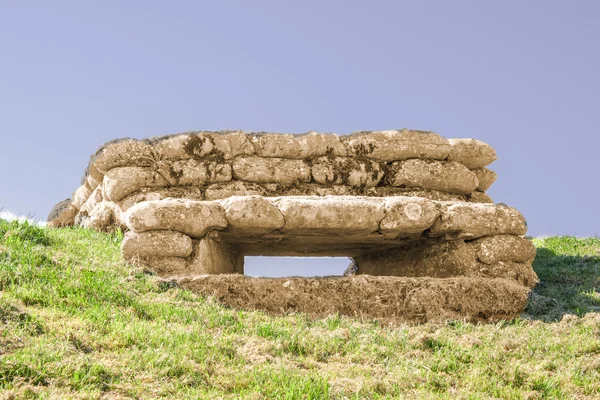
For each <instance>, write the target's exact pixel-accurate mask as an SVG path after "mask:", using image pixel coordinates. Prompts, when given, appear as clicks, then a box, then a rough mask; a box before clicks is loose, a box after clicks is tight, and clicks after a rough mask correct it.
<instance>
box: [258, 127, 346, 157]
mask: <svg viewBox="0 0 600 400" xmlns="http://www.w3.org/2000/svg"><path fill="white" fill-rule="evenodd" d="M249 136H250V138H251V139H252V143H253V144H254V148H255V152H256V155H258V156H261V157H280V158H297V159H301V158H312V157H318V156H322V155H333V156H345V155H346V147H345V146H344V144H343V143H342V142H341V141H340V138H339V137H338V136H337V135H335V134H323V133H317V132H313V131H311V132H308V133H305V134H301V135H292V134H282V133H252V134H249Z"/></svg>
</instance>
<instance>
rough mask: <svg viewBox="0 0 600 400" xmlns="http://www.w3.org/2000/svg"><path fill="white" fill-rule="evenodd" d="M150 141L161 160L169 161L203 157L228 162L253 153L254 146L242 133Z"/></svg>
mask: <svg viewBox="0 0 600 400" xmlns="http://www.w3.org/2000/svg"><path fill="white" fill-rule="evenodd" d="M150 141H151V142H152V143H153V144H154V148H155V150H156V152H157V153H158V154H159V155H160V157H161V158H163V159H165V160H171V161H175V160H186V159H189V158H203V157H214V158H222V159H224V160H229V159H231V158H234V157H237V156H240V155H251V154H253V153H254V146H253V145H252V143H251V142H250V140H249V139H248V137H247V135H246V134H245V133H244V132H242V131H222V132H205V131H202V132H187V133H183V134H179V135H171V136H167V137H164V138H154V139H150Z"/></svg>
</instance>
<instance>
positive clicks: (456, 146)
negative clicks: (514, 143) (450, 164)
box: [448, 139, 498, 169]
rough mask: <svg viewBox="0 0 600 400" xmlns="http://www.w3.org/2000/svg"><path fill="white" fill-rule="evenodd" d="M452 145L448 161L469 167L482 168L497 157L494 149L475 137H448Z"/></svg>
mask: <svg viewBox="0 0 600 400" xmlns="http://www.w3.org/2000/svg"><path fill="white" fill-rule="evenodd" d="M448 142H450V144H451V145H452V149H451V151H450V154H449V155H448V161H456V162H459V163H461V164H463V165H464V166H466V167H467V168H469V169H476V168H483V167H485V166H486V165H489V164H491V163H493V162H494V161H496V160H497V159H498V156H497V155H496V150H494V148H493V147H492V146H490V145H489V144H487V143H484V142H482V141H480V140H476V139H448Z"/></svg>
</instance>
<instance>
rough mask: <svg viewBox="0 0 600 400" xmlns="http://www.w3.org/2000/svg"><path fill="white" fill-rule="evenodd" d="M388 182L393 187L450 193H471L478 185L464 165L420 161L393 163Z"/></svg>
mask: <svg viewBox="0 0 600 400" xmlns="http://www.w3.org/2000/svg"><path fill="white" fill-rule="evenodd" d="M386 181H387V183H388V184H389V185H391V186H399V187H409V188H411V187H412V188H423V189H432V190H439V191H445V192H450V193H471V192H473V191H474V190H475V188H476V187H477V184H478V183H477V177H476V176H475V174H474V173H473V172H471V171H470V170H469V169H468V168H467V167H465V166H464V165H462V164H459V163H456V162H448V161H434V160H419V159H412V160H406V161H398V162H394V163H392V165H391V167H390V170H389V172H388V174H387V176H386Z"/></svg>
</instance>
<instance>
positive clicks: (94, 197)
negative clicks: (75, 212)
mask: <svg viewBox="0 0 600 400" xmlns="http://www.w3.org/2000/svg"><path fill="white" fill-rule="evenodd" d="M102 200H103V199H102V186H98V187H97V188H96V189H94V191H93V192H92V194H91V195H90V196H89V197H88V198H87V200H86V201H85V203H83V205H82V206H81V208H80V209H79V212H80V213H81V212H83V213H85V212H87V213H88V214H89V213H90V212H91V211H92V210H93V209H94V207H96V204H98V203H100V202H101V201H102Z"/></svg>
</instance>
